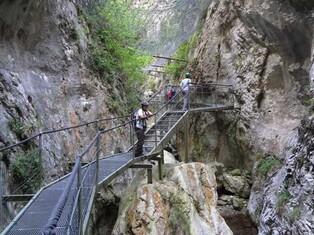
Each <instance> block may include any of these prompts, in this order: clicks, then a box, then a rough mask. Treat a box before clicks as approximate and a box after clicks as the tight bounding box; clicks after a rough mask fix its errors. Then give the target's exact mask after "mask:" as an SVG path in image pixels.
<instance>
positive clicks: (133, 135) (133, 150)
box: [130, 123, 136, 159]
mask: <svg viewBox="0 0 314 235" xmlns="http://www.w3.org/2000/svg"><path fill="white" fill-rule="evenodd" d="M134 125H135V124H134ZM130 126H131V146H133V148H132V155H133V159H134V158H135V135H136V133H135V126H133V125H132V123H131V124H130Z"/></svg>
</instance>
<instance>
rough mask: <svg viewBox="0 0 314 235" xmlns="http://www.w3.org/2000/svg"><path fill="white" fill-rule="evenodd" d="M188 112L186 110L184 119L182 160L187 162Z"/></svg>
mask: <svg viewBox="0 0 314 235" xmlns="http://www.w3.org/2000/svg"><path fill="white" fill-rule="evenodd" d="M188 119H189V112H187V114H186V116H185V119H184V144H185V146H184V151H185V153H184V162H188V158H189V140H188V139H189V125H188V123H189V120H188Z"/></svg>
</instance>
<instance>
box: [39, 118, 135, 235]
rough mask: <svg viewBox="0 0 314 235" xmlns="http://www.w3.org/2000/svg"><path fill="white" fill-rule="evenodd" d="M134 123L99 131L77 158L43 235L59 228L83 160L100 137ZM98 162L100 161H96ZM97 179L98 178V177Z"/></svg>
mask: <svg viewBox="0 0 314 235" xmlns="http://www.w3.org/2000/svg"><path fill="white" fill-rule="evenodd" d="M131 122H132V121H127V122H125V123H122V124H120V125H117V126H114V127H111V128H108V129H105V130H102V131H99V132H98V133H97V134H96V136H95V137H94V138H93V140H92V141H91V142H90V144H89V145H88V146H87V147H86V148H85V150H84V151H83V152H81V153H80V154H79V155H78V156H77V157H76V161H75V165H74V168H73V170H72V172H71V176H70V179H69V181H68V182H67V185H66V187H65V189H64V190H63V192H62V195H61V196H60V199H59V201H58V205H57V206H56V207H55V209H54V211H53V213H52V214H51V216H50V218H49V220H48V222H47V224H46V225H45V226H44V228H43V230H42V234H43V235H50V234H52V232H53V230H54V229H55V228H56V227H57V224H58V221H59V219H60V217H61V214H62V211H63V209H64V206H65V204H66V201H67V199H68V196H69V192H70V190H71V188H72V186H73V183H74V179H75V177H76V175H77V174H79V169H80V166H81V160H82V158H83V156H84V155H86V154H87V153H88V151H89V150H90V149H91V148H92V146H93V145H94V144H95V143H96V142H97V141H98V140H99V138H100V136H101V135H102V134H104V133H106V132H109V131H112V130H115V129H118V128H120V127H125V126H126V125H128V124H129V123H131ZM96 151H97V152H98V151H99V150H98V149H97V150H96ZM96 160H98V159H96ZM96 177H97V176H96ZM78 178H81V177H80V176H78ZM94 184H95V185H94V186H96V185H97V182H94Z"/></svg>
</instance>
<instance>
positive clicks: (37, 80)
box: [0, 0, 118, 177]
mask: <svg viewBox="0 0 314 235" xmlns="http://www.w3.org/2000/svg"><path fill="white" fill-rule="evenodd" d="M85 3H86V2H84V1H80V4H85ZM77 4H78V3H76V2H74V1H39V2H38V1H33V0H27V1H19V0H17V1H1V4H0V35H1V36H0V89H1V94H0V96H1V101H0V102H1V103H0V110H1V115H0V126H1V127H0V128H1V132H0V146H2V147H3V146H7V145H9V144H12V143H15V142H18V141H20V140H22V139H25V138H27V137H29V136H30V135H32V134H35V133H37V132H39V131H44V130H47V129H48V130H51V129H57V128H60V127H67V126H73V125H77V124H80V123H83V122H88V121H92V120H96V119H100V118H104V117H108V116H109V112H108V110H107V107H106V105H105V101H106V99H107V98H108V97H109V95H108V92H107V88H106V87H105V86H104V85H103V84H102V83H101V82H100V80H99V78H98V77H97V75H95V74H94V73H93V72H92V71H91V70H90V69H89V59H90V58H89V50H88V47H89V44H90V42H91V41H90V38H89V34H88V27H87V26H86V24H85V21H84V17H82V15H81V12H80V10H79V9H80V8H79V6H78V5H77ZM114 90H115V88H114V87H113V88H112V90H111V92H114ZM10 123H14V125H17V124H19V125H20V126H21V127H23V128H24V132H23V133H21V134H18V133H16V131H14V130H13V129H14V128H13V127H12V125H10ZM101 125H104V126H105V125H110V124H109V123H101ZM97 128H98V127H96V126H89V128H86V127H85V128H84V127H83V128H80V129H76V130H74V131H69V132H62V134H51V135H49V136H48V135H46V136H45V137H44V146H43V149H44V151H43V154H44V165H45V168H46V169H49V171H47V172H50V174H49V175H51V176H53V175H55V174H58V172H62V171H63V170H64V167H65V166H66V163H67V162H72V161H73V159H74V158H75V156H76V154H78V153H79V152H80V151H81V150H82V149H83V147H84V146H86V145H87V143H88V142H87V141H89V140H91V139H92V136H94V135H95V133H96V132H97ZM86 137H88V138H86ZM103 142H104V143H106V147H107V148H108V149H109V150H114V148H115V147H116V146H117V144H118V143H115V142H114V140H113V136H112V137H108V138H107V139H104V141H103ZM112 143H113V144H112ZM11 157H12V156H11V155H9V156H7V155H6V156H3V159H4V160H6V162H7V163H8V162H10V158H11ZM11 160H12V159H11ZM48 177H49V176H48Z"/></svg>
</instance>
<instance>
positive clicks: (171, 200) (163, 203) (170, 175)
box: [112, 163, 233, 235]
mask: <svg viewBox="0 0 314 235" xmlns="http://www.w3.org/2000/svg"><path fill="white" fill-rule="evenodd" d="M216 187H217V185H216V179H215V175H214V173H213V171H212V170H210V168H209V167H207V166H205V165H204V164H201V163H190V164H182V165H178V166H174V167H170V168H168V169H167V174H166V178H165V180H164V181H158V182H154V183H153V184H152V185H148V184H142V185H140V186H137V189H136V191H135V192H133V193H134V194H135V195H133V196H131V195H130V197H129V196H126V197H125V198H124V199H123V201H122V202H121V207H120V211H119V218H118V220H117V221H116V224H115V227H114V229H113V232H112V234H155V235H159V234H195V235H197V234H217V235H218V234H221V235H227V234H233V233H232V232H231V230H230V229H229V227H228V226H227V225H226V223H225V221H224V219H223V218H222V217H221V216H220V214H219V213H218V211H217V208H216V205H217V191H216ZM129 193H130V192H129ZM131 193H132V192H131Z"/></svg>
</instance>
